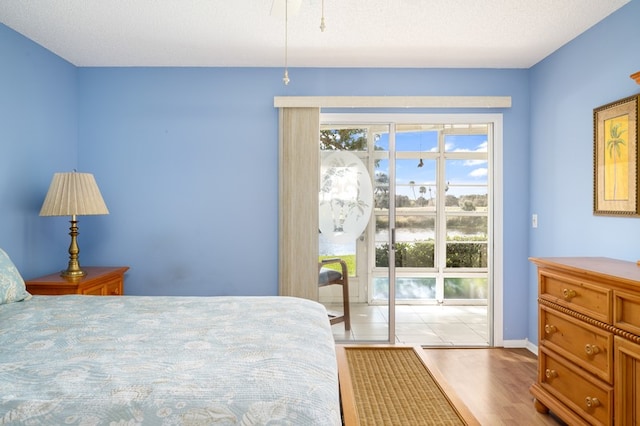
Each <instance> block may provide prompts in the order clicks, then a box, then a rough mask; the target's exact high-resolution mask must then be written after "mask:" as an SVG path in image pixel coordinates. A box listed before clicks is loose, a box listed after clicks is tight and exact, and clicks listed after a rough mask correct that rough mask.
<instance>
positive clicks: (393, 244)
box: [391, 228, 396, 251]
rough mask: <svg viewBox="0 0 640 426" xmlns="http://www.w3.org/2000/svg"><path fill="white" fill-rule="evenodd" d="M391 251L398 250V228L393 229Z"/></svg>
mask: <svg viewBox="0 0 640 426" xmlns="http://www.w3.org/2000/svg"><path fill="white" fill-rule="evenodd" d="M391 250H393V251H395V250H396V228H391Z"/></svg>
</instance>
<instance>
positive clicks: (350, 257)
mask: <svg viewBox="0 0 640 426" xmlns="http://www.w3.org/2000/svg"><path fill="white" fill-rule="evenodd" d="M335 258H340V259H342V260H344V261H345V262H346V264H347V270H348V271H349V276H350V277H353V276H355V275H356V255H355V254H345V255H341V256H318V261H321V260H324V259H335ZM326 268H329V269H335V270H336V271H342V269H341V267H340V264H339V263H332V264H331V265H327V266H326Z"/></svg>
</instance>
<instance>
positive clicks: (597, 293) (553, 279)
mask: <svg viewBox="0 0 640 426" xmlns="http://www.w3.org/2000/svg"><path fill="white" fill-rule="evenodd" d="M538 278H539V280H538V283H539V287H540V288H539V297H540V298H541V299H545V300H548V301H550V302H553V303H557V304H558V305H561V306H564V307H566V308H568V309H571V310H573V311H576V312H580V313H581V314H584V315H587V316H589V317H591V318H593V319H596V320H599V321H602V322H606V323H611V316H612V314H611V311H612V309H611V290H610V289H608V288H606V287H603V286H598V285H596V284H594V283H591V282H588V281H586V280H579V279H576V278H573V277H571V276H570V275H562V274H556V273H554V272H551V271H546V270H540V271H539V276H538Z"/></svg>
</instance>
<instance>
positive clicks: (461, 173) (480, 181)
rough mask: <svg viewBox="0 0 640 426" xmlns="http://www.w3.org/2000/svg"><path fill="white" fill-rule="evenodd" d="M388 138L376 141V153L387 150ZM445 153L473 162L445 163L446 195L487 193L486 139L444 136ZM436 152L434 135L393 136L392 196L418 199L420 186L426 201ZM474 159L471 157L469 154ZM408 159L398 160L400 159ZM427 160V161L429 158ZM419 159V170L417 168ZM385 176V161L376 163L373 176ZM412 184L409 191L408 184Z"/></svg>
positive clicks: (449, 160)
mask: <svg viewBox="0 0 640 426" xmlns="http://www.w3.org/2000/svg"><path fill="white" fill-rule="evenodd" d="M388 137H389V135H388V134H381V135H380V137H379V138H376V149H382V150H385V151H386V150H388V149H389V139H388ZM444 143H445V153H446V154H452V155H455V154H456V153H470V154H471V156H473V157H476V158H466V159H453V158H452V159H446V160H445V173H446V175H445V181H446V182H448V186H449V191H447V193H448V194H452V195H456V196H460V195H463V194H477V193H482V194H486V193H487V186H486V185H487V183H488V181H487V177H488V175H487V173H488V163H487V160H486V158H487V146H488V144H487V135H484V134H483V135H478V134H471V135H447V136H446V137H445V141H444ZM437 152H438V135H437V132H436V131H421V132H402V133H397V134H396V153H397V157H398V158H397V159H396V182H397V184H398V186H397V188H396V193H397V194H398V195H406V196H408V197H410V198H415V197H414V190H415V193H416V196H418V197H419V196H420V193H419V188H420V187H421V186H424V187H425V189H426V190H427V192H426V193H425V194H426V195H425V198H429V192H428V189H429V188H431V189H432V191H433V194H434V195H435V189H436V188H435V182H436V176H437V172H436V167H437V166H436V163H437V161H436V159H435V158H434V153H437ZM474 153H475V154H476V155H473V154H474ZM407 156H408V157H411V158H402V157H407ZM445 156H446V155H445ZM430 157H431V158H430ZM421 158H422V167H418V166H419V164H420V159H421ZM378 172H383V173H386V174H388V173H389V164H388V161H387V160H380V161H379V162H378V166H377V168H376V173H378ZM411 181H413V182H415V185H414V187H413V188H412V187H411V185H410V184H409V182H411Z"/></svg>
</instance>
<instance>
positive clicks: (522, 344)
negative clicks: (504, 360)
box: [502, 339, 538, 355]
mask: <svg viewBox="0 0 640 426" xmlns="http://www.w3.org/2000/svg"><path fill="white" fill-rule="evenodd" d="M502 346H503V347H505V348H524V349H527V350H528V351H529V352H531V353H533V354H535V355H538V345H534V344H533V343H531V341H529V339H522V340H504V341H503V342H502Z"/></svg>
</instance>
